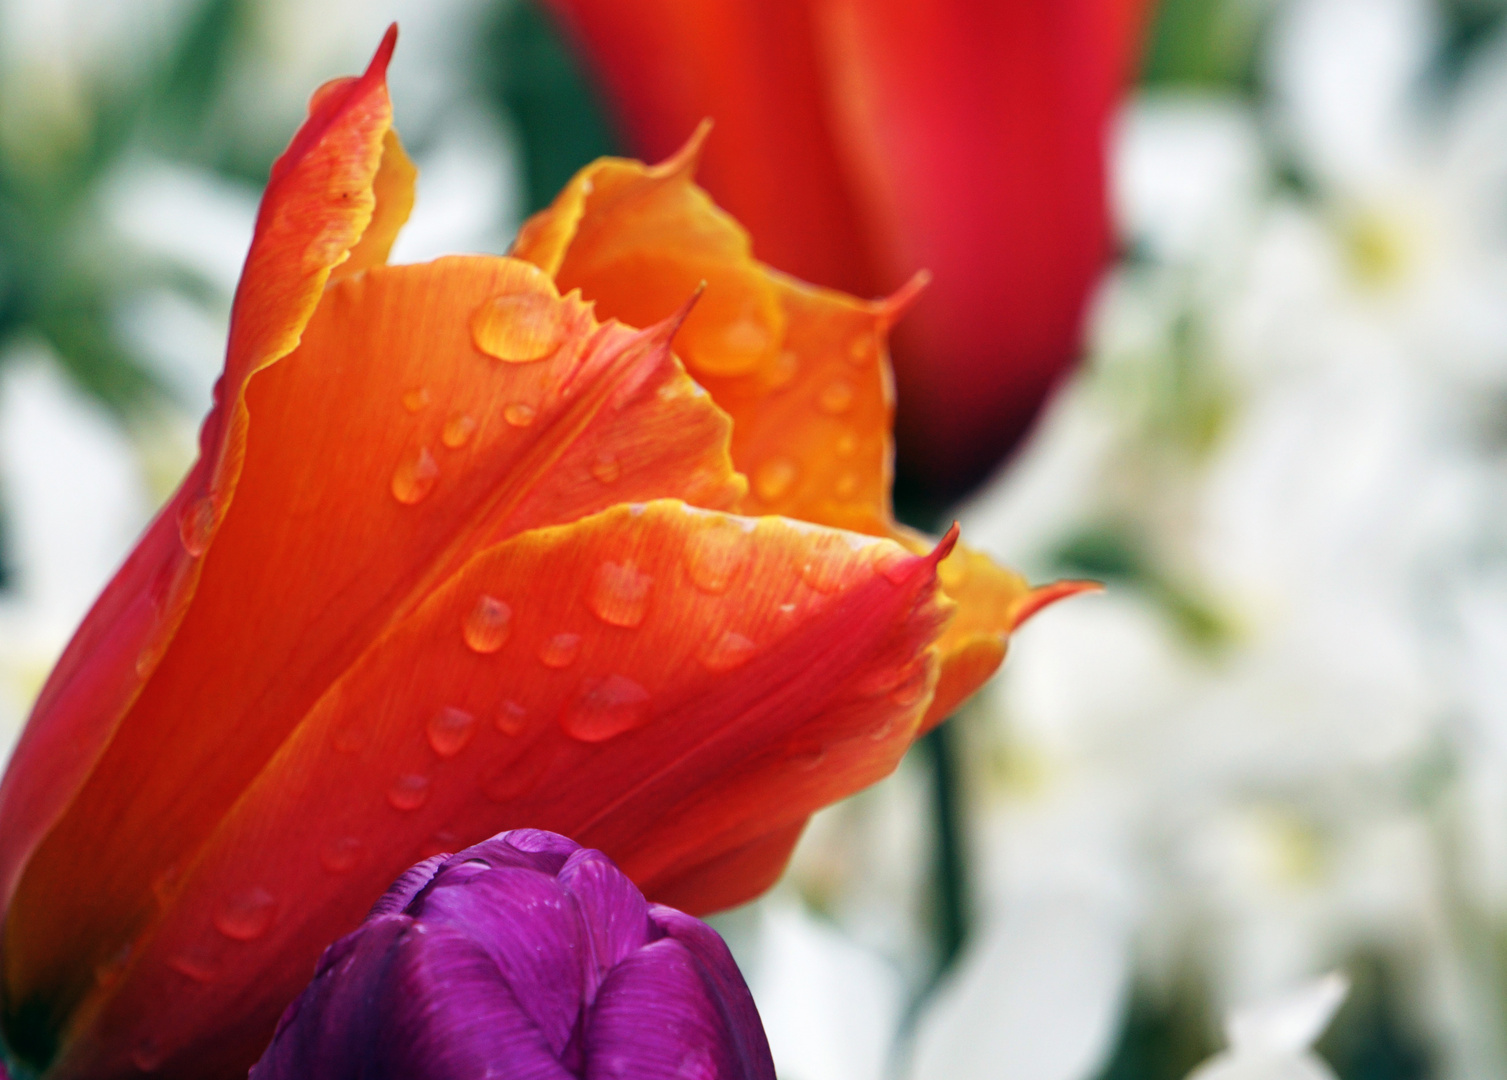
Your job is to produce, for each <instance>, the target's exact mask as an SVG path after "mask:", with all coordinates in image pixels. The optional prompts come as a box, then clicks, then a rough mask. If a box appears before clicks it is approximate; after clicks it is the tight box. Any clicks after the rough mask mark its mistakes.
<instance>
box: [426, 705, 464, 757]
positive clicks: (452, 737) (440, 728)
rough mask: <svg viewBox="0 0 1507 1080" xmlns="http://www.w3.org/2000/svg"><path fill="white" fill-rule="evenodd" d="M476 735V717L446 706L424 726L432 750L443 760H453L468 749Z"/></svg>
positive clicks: (462, 710)
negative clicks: (467, 746)
mask: <svg viewBox="0 0 1507 1080" xmlns="http://www.w3.org/2000/svg"><path fill="white" fill-rule="evenodd" d="M475 734H476V717H474V716H472V715H471V714H470V713H468V712H466V711H465V710H464V709H456V708H452V707H450V706H448V705H447V706H445V707H444V708H443V709H441V710H440V711H439V712H437V713H435V714H434V715H433V716H431V717H430V718H429V722H428V723H427V724H425V725H424V737H425V738H427V739H428V740H429V746H430V748H431V749H432V750H433V751H434V752H435V753H436V754H438V755H439V756H440V757H442V758H451V757H454V756H455V755H456V754H458V753H460V752H461V751H462V750H464V749H465V748H466V744H467V743H469V742H470V741H471V738H472V736H474V735H475Z"/></svg>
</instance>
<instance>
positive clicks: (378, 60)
mask: <svg viewBox="0 0 1507 1080" xmlns="http://www.w3.org/2000/svg"><path fill="white" fill-rule="evenodd" d="M397 45H398V24H397V23H396V22H393V23H389V24H388V25H387V32H386V33H385V34H383V35H382V43H381V44H380V45H378V46H377V51H376V52H375V53H373V54H372V62H371V63H370V64H368V65H366V75H367V77H368V78H370V77H372V76H375V77H376V78H379V79H385V78H387V65H388V63H390V62H391V60H392V52H393V49H395V48H397Z"/></svg>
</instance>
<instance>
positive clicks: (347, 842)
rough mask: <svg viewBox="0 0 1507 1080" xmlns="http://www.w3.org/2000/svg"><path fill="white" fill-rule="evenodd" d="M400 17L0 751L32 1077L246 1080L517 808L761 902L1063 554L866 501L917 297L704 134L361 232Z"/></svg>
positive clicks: (1012, 619) (9, 1013)
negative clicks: (1015, 560)
mask: <svg viewBox="0 0 1507 1080" xmlns="http://www.w3.org/2000/svg"><path fill="white" fill-rule="evenodd" d="M392 45H393V38H392V36H391V35H389V37H388V39H387V40H385V41H384V43H383V46H382V48H381V49H380V50H379V52H378V54H377V57H376V59H375V60H374V61H373V64H372V66H371V68H370V69H369V70H368V71H367V72H366V74H365V75H363V76H361V77H360V78H356V79H345V80H339V81H337V82H334V83H331V84H328V85H327V86H325V87H323V88H322V89H321V90H320V91H319V92H318V93H316V94H315V96H314V99H313V101H312V102H311V104H310V115H309V118H308V120H307V121H306V123H305V124H304V126H303V127H302V128H301V129H300V130H299V132H298V133H297V134H296V135H295V137H294V139H293V141H292V143H291V144H290V145H289V147H288V149H287V151H286V152H285V153H284V155H283V156H282V157H281V158H280V159H279V160H278V161H277V163H276V164H275V165H274V167H273V170H272V175H271V177H270V179H269V182H268V185H267V190H266V194H265V196H264V198H263V201H262V205H261V209H260V212H259V214H258V217H257V224H256V233H255V236H254V238H253V241H252V245H251V250H250V253H249V255H248V256H247V260H246V266H245V270H244V272H243V275H242V279H241V283H240V285H239V287H238V290H237V293H236V298H235V303H234V307H233V311H232V316H231V327H230V338H229V343H228V348H227V355H226V364H225V373H224V376H223V377H222V379H221V382H220V384H219V387H218V390H217V393H216V404H215V407H214V409H213V410H212V412H211V413H210V415H209V417H208V419H207V420H206V421H205V424H204V428H203V432H202V435H201V447H200V449H201V456H200V459H199V461H198V463H197V464H196V465H195V467H194V468H193V470H192V471H191V472H190V473H189V475H188V477H187V478H186V479H185V481H184V483H183V485H182V487H181V489H180V490H179V491H178V493H177V494H176V495H175V496H174V497H173V499H172V501H171V502H170V503H169V505H168V506H167V507H166V509H165V510H164V511H163V512H162V514H161V515H160V516H159V518H158V519H157V520H156V521H155V522H154V523H153V525H152V526H151V527H150V529H149V530H148V532H147V533H146V535H145V537H144V538H143V539H142V541H141V542H140V544H139V545H138V546H137V548H136V550H135V551H134V552H133V553H132V554H131V556H130V557H129V559H128V560H127V562H126V564H125V565H124V566H123V567H122V569H121V570H120V572H119V573H118V574H117V575H116V577H115V579H114V580H113V581H112V582H111V583H110V585H109V586H108V588H107V589H106V590H105V592H104V594H103V595H102V596H101V597H100V599H99V601H98V602H97V603H96V605H95V607H94V609H93V611H92V612H91V613H90V615H89V617H88V618H87V619H86V620H85V622H84V625H83V626H82V627H81V628H80V630H79V631H78V633H77V635H76V636H75V638H74V640H73V642H72V643H71V644H70V645H69V647H68V649H67V651H66V653H65V654H64V656H63V658H62V660H61V661H60V662H59V664H58V667H57V669H56V670H55V671H54V673H53V675H52V677H51V678H50V679H49V681H48V683H47V685H46V686H45V687H44V689H43V691H42V694H41V697H40V698H39V700H38V702H37V705H36V708H35V710H34V712H33V715H32V718H31V721H30V723H29V724H28V727H27V729H26V731H25V733H24V734H23V736H22V739H21V742H20V743H19V745H18V747H17V749H16V753H15V757H14V758H13V760H12V762H11V766H10V768H9V770H8V772H7V773H6V776H5V779H4V782H3V785H0V899H3V901H4V905H5V922H4V927H3V936H0V946H3V954H0V967H3V983H0V986H3V1006H4V1011H3V1031H4V1036H5V1039H6V1040H7V1043H8V1045H9V1047H10V1050H11V1052H12V1053H13V1054H14V1055H15V1056H16V1058H17V1059H18V1060H21V1061H23V1062H24V1063H26V1064H27V1066H28V1067H30V1068H33V1069H36V1070H38V1071H45V1072H46V1074H47V1075H48V1076H51V1077H58V1078H62V1077H107V1076H108V1077H115V1076H129V1075H136V1074H139V1073H142V1072H152V1073H156V1074H158V1075H163V1076H184V1077H188V1076H192V1077H195V1078H204V1077H217V1076H226V1077H229V1076H233V1075H241V1076H244V1075H245V1071H246V1068H247V1066H248V1065H249V1064H250V1063H251V1062H252V1061H254V1060H255V1059H256V1057H257V1055H258V1054H259V1053H260V1052H261V1051H262V1049H263V1047H264V1046H265V1045H266V1041H267V1038H268V1036H269V1035H270V1034H271V1032H272V1029H273V1025H274V1024H275V1022H276V1020H277V1017H278V1014H279V1012H280V1011H281V1010H282V1009H283V1007H284V1006H285V1005H286V1004H287V1003H288V1002H289V1001H291V1000H292V999H293V998H294V997H295V996H296V995H297V994H298V992H299V991H300V990H301V989H302V987H303V986H304V985H305V983H306V982H307V980H308V978H309V974H310V972H311V971H312V970H313V968H314V964H315V961H316V960H317V958H318V956H319V955H320V951H321V950H322V949H323V948H324V947H325V946H327V945H328V944H329V943H330V942H331V941H333V940H335V939H336V938H337V937H339V936H340V935H342V934H344V933H347V932H349V931H350V930H352V929H353V928H354V927H355V926H356V925H357V924H358V923H359V922H360V920H361V918H362V916H363V914H364V913H365V911H366V909H367V907H368V906H369V905H370V904H371V902H372V901H373V900H374V899H376V898H377V897H378V896H379V895H381V893H382V891H383V890H384V889H385V888H386V887H387V886H388V884H389V883H390V882H391V881H392V880H393V879H394V878H395V877H396V876H397V875H398V874H399V872H401V871H402V870H403V868H404V867H406V866H408V865H410V864H411V863H413V862H415V861H416V860H419V859H422V858H425V857H427V856H429V855H432V854H434V853H435V852H436V851H456V850H459V849H460V848H462V847H465V846H466V845H468V844H471V843H474V842H477V841H479V840H481V839H483V838H485V837H487V836H490V835H492V834H494V833H497V832H499V831H502V830H504V829H510V828H518V827H534V828H543V829H549V830H553V831H555V832H559V833H562V834H565V835H568V836H570V837H572V838H573V839H574V840H576V841H577V842H579V843H581V844H585V845H589V846H591V847H594V848H598V849H600V850H602V851H604V852H606V853H607V854H608V855H609V856H610V857H611V858H612V859H613V860H614V861H615V862H616V863H617V864H618V865H619V866H620V867H621V868H622V870H623V871H624V873H626V874H628V875H629V876H630V877H631V878H632V879H633V880H634V882H635V883H636V884H638V885H639V886H640V887H641V888H642V889H643V890H644V891H645V893H646V894H648V895H649V896H650V897H651V898H652V899H655V900H661V901H664V902H667V903H670V904H672V905H674V906H677V907H680V908H684V909H687V910H690V911H693V912H700V911H707V910H711V909H714V908H716V907H719V906H724V905H727V904H731V903H736V902H738V901H741V900H744V899H747V898H749V897H751V896H753V895H755V894H757V893H758V892H759V891H761V890H762V889H764V888H766V887H767V886H768V885H769V884H770V883H771V882H772V881H773V879H774V878H775V876H776V875H777V874H778V873H779V871H780V869H781V868H782V867H783V865H784V863H785V860H786V859H787V857H788V855H789V852H790V849H791V847H792V845H793V844H794V843H795V840H796V838H797V836H798V835H799V833H800V831H801V828H802V826H803V824H804V822H805V820H806V818H807V817H808V816H809V815H810V814H811V813H812V812H813V811H814V810H816V809H818V808H819V807H821V806H824V805H826V804H828V803H831V802H833V801H835V800H837V799H839V798H842V797H843V796H845V795H847V794H849V793H851V792H853V791H855V790H857V789H859V788H861V787H863V786H865V785H867V784H869V783H872V782H873V781H875V780H877V779H879V778H880V777H882V776H884V775H885V774H886V773H888V772H889V771H890V770H891V769H893V768H894V766H895V764H896V763H897V762H898V761H899V759H900V757H901V755H903V754H904V752H905V750H906V748H907V747H908V746H909V745H910V743H911V742H912V740H913V739H914V738H915V737H916V736H917V735H918V734H919V733H920V732H921V731H923V730H925V729H926V728H927V727H928V726H929V725H931V724H934V723H936V722H937V721H938V720H940V719H941V718H942V717H943V716H945V715H946V714H947V712H948V711H949V710H951V709H952V708H953V707H954V706H955V705H957V704H958V703H959V702H960V701H961V700H963V698H965V697H966V696H967V695H968V694H969V693H971V692H972V691H973V690H974V689H976V688H977V686H978V685H979V684H980V683H981V682H982V681H983V680H984V679H985V678H986V677H987V676H988V675H989V674H990V673H991V672H992V671H993V670H994V668H995V667H997V666H998V664H999V663H1000V661H1001V660H1002V659H1003V657H1004V651H1005V642H1006V638H1007V636H1008V634H1009V633H1010V631H1011V630H1012V629H1013V628H1014V627H1015V626H1017V625H1018V624H1019V623H1020V621H1021V620H1022V619H1024V618H1025V617H1027V616H1028V615H1029V614H1030V612H1031V611H1033V610H1035V609H1037V608H1038V607H1040V606H1041V605H1042V604H1043V603H1045V602H1047V601H1049V600H1051V599H1053V598H1055V597H1057V596H1061V595H1066V594H1067V593H1068V592H1071V591H1074V590H1075V587H1074V586H1071V585H1067V586H1057V587H1048V588H1047V589H1044V590H1035V591H1032V590H1030V589H1029V588H1028V587H1027V586H1026V585H1025V583H1024V582H1023V581H1022V580H1021V579H1020V578H1019V577H1018V576H1016V575H1014V574H1011V573H1009V572H1007V571H1004V570H1001V569H999V568H997V567H995V566H994V565H993V564H991V563H990V562H989V561H988V560H987V559H985V558H983V557H982V556H979V555H976V554H972V553H969V552H967V551H965V550H963V549H961V548H957V547H955V544H956V536H955V534H954V535H950V536H949V537H948V538H947V539H945V540H944V541H943V542H942V543H940V544H933V543H931V542H929V541H927V542H923V541H922V540H921V539H920V538H919V537H915V536H913V535H908V534H905V533H903V532H901V531H900V530H898V529H897V528H896V526H895V525H894V522H893V520H892V518H891V515H890V505H889V459H890V451H891V446H890V435H889V430H890V416H891V407H892V399H891V396H890V386H889V378H888V366H887V358H886V351H885V335H886V333H887V331H888V329H889V327H890V325H891V323H892V322H893V321H894V320H895V319H897V318H898V317H899V315H900V313H901V307H902V306H903V303H902V301H900V300H895V301H880V302H867V301H860V300H855V299H853V298H852V297H850V296H846V295H843V294H840V293H836V292H831V291H828V290H824V289H818V288H814V287H811V286H807V285H804V284H802V283H801V282H798V281H796V280H795V279H793V278H789V277H786V276H784V275H782V274H777V273H774V272H771V271H770V270H769V269H768V268H767V267H765V266H763V265H761V264H759V263H757V262H755V261H754V260H753V258H752V257H751V255H750V250H749V241H748V237H747V234H745V233H744V232H743V231H742V230H741V228H740V227H739V226H738V225H737V223H736V222H734V221H733V220H732V219H731V218H729V217H728V216H727V215H726V214H725V213H723V212H722V211H720V210H719V209H717V207H716V206H715V205H714V204H713V203H712V202H711V200H710V199H709V198H708V197H707V196H706V193H705V192H703V191H702V190H701V189H700V188H698V187H697V186H696V185H695V183H694V182H693V180H692V174H693V172H694V169H695V165H696V153H697V148H698V145H699V144H697V143H695V142H693V143H692V144H691V145H689V146H688V147H686V148H685V150H684V152H682V153H680V154H679V155H677V156H676V157H674V158H673V159H671V160H670V161H667V162H665V163H664V164H662V165H659V166H655V167H653V168H650V167H646V166H643V165H640V164H638V163H637V162H626V161H613V160H606V161H602V162H598V163H596V164H595V165H592V166H590V167H588V168H587V169H585V170H583V172H582V173H581V174H580V175H579V176H578V177H577V178H576V179H575V180H573V181H572V182H571V184H570V185H569V186H568V187H567V188H566V189H565V191H564V192H562V193H561V195H560V197H559V199H557V200H556V202H555V204H554V205H553V206H552V207H551V208H550V209H548V210H546V211H545V212H543V213H541V214H540V215H538V216H537V217H536V218H534V219H533V220H532V221H530V222H529V223H528V225H526V226H525V228H524V230H523V233H522V234H521V236H520V238H519V241H518V244H517V247H516V248H515V251H514V257H510V258H501V257H494V256H464V257H451V258H445V259H440V260H437V261H435V262H433V263H428V264H423V265H416V266H387V265H385V263H386V256H387V251H388V249H389V248H390V246H391V244H392V241H393V239H394V237H395V235H396V233H397V231H398V229H399V228H400V227H401V226H402V224H403V221H404V219H405V218H406V217H407V214H408V211H409V209H410V207H411V206H412V203H413V197H414V196H413V183H414V170H413V167H412V165H410V164H409V162H408V159H407V158H406V156H405V155H404V153H403V150H402V147H401V145H400V144H399V142H398V140H397V137H396V135H395V134H394V133H393V131H392V129H391V115H392V112H391V106H390V103H389V100H388V96H387V87H386V83H385V69H386V65H387V61H388V58H389V56H390V54H391V50H392ZM729 137H731V136H730V135H729V136H721V135H719V138H729ZM703 283H704V292H700V290H701V289H702V287H703ZM698 293H699V299H698ZM562 294H563V295H562ZM693 301H694V304H692V302H693ZM619 320H621V321H619ZM983 321H987V319H984V320H983ZM672 339H673V341H674V346H675V350H676V353H675V354H672V353H671V351H670V346H671V341H672ZM681 359H684V362H685V366H684V367H682V366H681ZM751 515H763V516H751ZM865 534H866V535H865ZM897 541H898V542H897Z"/></svg>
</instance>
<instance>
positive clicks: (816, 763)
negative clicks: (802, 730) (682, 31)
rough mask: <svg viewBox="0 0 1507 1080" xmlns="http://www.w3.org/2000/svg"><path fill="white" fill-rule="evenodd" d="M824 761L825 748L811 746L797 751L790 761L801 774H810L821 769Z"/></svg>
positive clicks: (825, 757)
mask: <svg viewBox="0 0 1507 1080" xmlns="http://www.w3.org/2000/svg"><path fill="white" fill-rule="evenodd" d="M826 760H827V748H826V747H825V746H812V747H808V748H806V749H804V750H798V751H797V752H796V754H795V756H794V757H793V758H792V759H791V764H793V765H794V766H795V767H796V768H797V769H800V770H801V771H802V772H811V771H813V770H815V769H819V768H821V766H822V763H823V762H824V761H826Z"/></svg>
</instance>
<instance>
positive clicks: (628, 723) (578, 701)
mask: <svg viewBox="0 0 1507 1080" xmlns="http://www.w3.org/2000/svg"><path fill="white" fill-rule="evenodd" d="M648 721H649V691H647V690H645V689H644V688H643V687H642V686H640V685H639V684H638V683H636V682H634V681H633V680H632V679H630V678H628V677H627V676H624V675H609V676H607V677H606V678H605V679H588V680H587V681H586V682H583V683H582V684H581V688H580V690H579V692H578V693H577V694H576V697H575V698H574V700H572V701H571V703H570V704H569V705H567V706H566V707H565V711H564V712H563V713H561V714H560V726H561V727H562V728H564V729H565V733H566V734H567V735H569V736H570V737H571V738H574V739H580V740H581V741H582V742H588V743H597V742H603V741H605V740H607V739H611V738H613V737H614V736H617V735H621V734H623V733H624V732H626V731H632V730H633V729H634V728H638V727H642V726H643V725H644V724H646V723H648Z"/></svg>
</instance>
